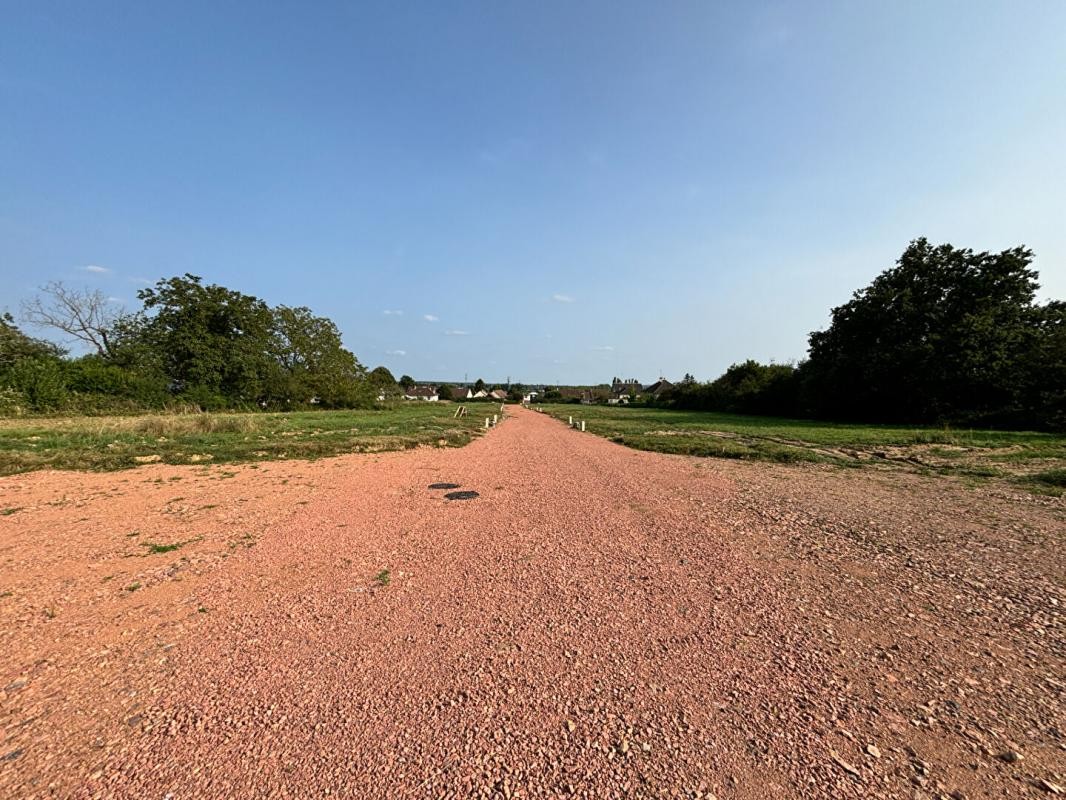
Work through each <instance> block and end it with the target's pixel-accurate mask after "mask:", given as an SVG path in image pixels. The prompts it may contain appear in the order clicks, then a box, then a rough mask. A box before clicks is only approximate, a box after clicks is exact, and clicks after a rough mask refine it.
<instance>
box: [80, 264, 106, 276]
mask: <svg viewBox="0 0 1066 800" xmlns="http://www.w3.org/2000/svg"><path fill="white" fill-rule="evenodd" d="M82 269H83V270H84V271H85V272H91V273H93V274H94V275H105V274H107V273H108V272H110V271H111V270H109V269H108V268H107V267H101V266H100V265H98V264H89V265H88V266H84V267H82Z"/></svg>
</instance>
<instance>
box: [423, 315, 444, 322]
mask: <svg viewBox="0 0 1066 800" xmlns="http://www.w3.org/2000/svg"><path fill="white" fill-rule="evenodd" d="M422 319H424V320H425V321H426V322H437V321H438V320H440V317H437V316H434V315H433V314H423V315H422Z"/></svg>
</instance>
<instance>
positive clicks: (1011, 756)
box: [999, 750, 1025, 764]
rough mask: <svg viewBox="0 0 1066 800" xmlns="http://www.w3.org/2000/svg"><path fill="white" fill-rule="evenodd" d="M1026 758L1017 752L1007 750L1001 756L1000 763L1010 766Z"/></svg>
mask: <svg viewBox="0 0 1066 800" xmlns="http://www.w3.org/2000/svg"><path fill="white" fill-rule="evenodd" d="M1023 758H1025V756H1023V755H1022V754H1021V753H1019V752H1018V751H1017V750H1007V751H1005V752H1003V753H1000V754H999V759H1000V761H1006V762H1007V763H1008V764H1014V763H1016V762H1018V761H1021V760H1022V759H1023Z"/></svg>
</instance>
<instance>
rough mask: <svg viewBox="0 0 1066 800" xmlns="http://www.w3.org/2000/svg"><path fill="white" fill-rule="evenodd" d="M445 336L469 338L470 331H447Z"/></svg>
mask: <svg viewBox="0 0 1066 800" xmlns="http://www.w3.org/2000/svg"><path fill="white" fill-rule="evenodd" d="M444 335H445V336H469V335H470V331H445V332H444Z"/></svg>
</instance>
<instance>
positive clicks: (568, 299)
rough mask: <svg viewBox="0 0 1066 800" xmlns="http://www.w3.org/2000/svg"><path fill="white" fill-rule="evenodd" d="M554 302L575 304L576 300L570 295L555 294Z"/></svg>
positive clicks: (553, 296)
mask: <svg viewBox="0 0 1066 800" xmlns="http://www.w3.org/2000/svg"><path fill="white" fill-rule="evenodd" d="M552 300H554V301H555V302H556V303H573V302H574V298H573V297H572V296H570V295H568V294H553V295H552Z"/></svg>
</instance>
